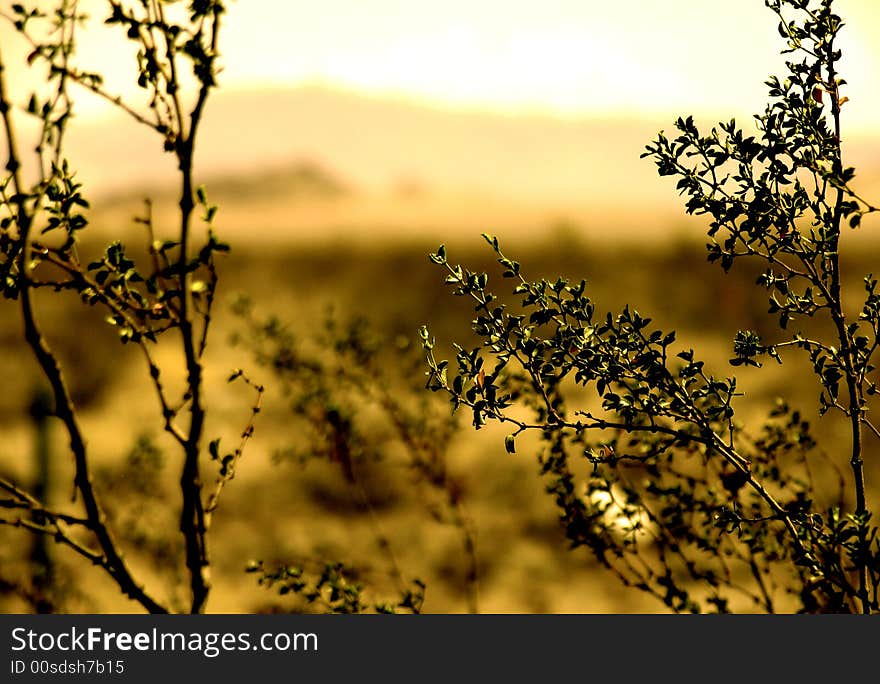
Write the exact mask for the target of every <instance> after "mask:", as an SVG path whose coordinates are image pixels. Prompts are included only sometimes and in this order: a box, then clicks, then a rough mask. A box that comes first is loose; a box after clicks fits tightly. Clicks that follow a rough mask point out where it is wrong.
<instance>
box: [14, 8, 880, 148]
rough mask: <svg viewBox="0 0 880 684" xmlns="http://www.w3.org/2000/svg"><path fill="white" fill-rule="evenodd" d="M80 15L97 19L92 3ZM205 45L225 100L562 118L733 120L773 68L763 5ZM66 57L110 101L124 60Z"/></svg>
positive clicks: (862, 34)
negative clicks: (352, 101)
mask: <svg viewBox="0 0 880 684" xmlns="http://www.w3.org/2000/svg"><path fill="white" fill-rule="evenodd" d="M4 1H5V0H4ZM81 4H82V5H83V6H85V7H86V8H87V9H88V10H89V11H91V12H92V13H93V14H94V15H95V16H96V17H99V18H102V15H103V13H104V11H105V10H104V9H103V4H104V3H103V2H102V1H101V0H83V1H82V2H81ZM837 10H838V12H839V13H840V14H841V15H842V16H843V17H844V19H845V21H846V23H847V26H846V27H845V28H844V30H843V34H842V39H841V46H842V47H843V49H844V55H845V57H844V60H845V61H844V64H843V72H844V74H845V76H846V77H847V79H848V80H849V83H850V86H849V90H848V92H847V94H848V95H849V97H850V104H849V105H848V108H847V111H846V112H845V115H846V117H848V121H846V122H845V123H847V124H848V125H849V126H850V130H853V129H859V130H872V131H873V132H878V131H880V123H878V121H880V117H878V116H877V115H876V113H877V112H878V111H880V89H878V88H877V87H876V85H877V83H878V82H880V1H878V0H838V2H837ZM0 30H2V34H0V38H4V40H3V43H4V52H9V50H8V49H7V47H10V46H9V45H8V44H9V41H8V40H5V38H6V37H7V36H8V34H9V29H8V27H7V26H4V27H3V28H2V29H0ZM122 42H123V43H124V41H122ZM221 44H222V52H223V64H224V65H225V71H224V74H223V76H222V85H223V87H225V88H260V87H265V86H273V87H277V86H290V85H298V84H303V83H310V84H316V83H317V84H322V85H326V86H330V87H338V88H345V89H352V90H356V91H359V92H366V93H369V94H378V95H391V96H394V97H397V98H401V97H402V98H405V99H411V100H416V101H420V102H423V103H427V104H431V105H436V106H441V107H447V108H467V109H488V110H494V111H504V112H516V113H522V112H528V113H535V112H541V113H550V114H555V115H561V116H568V117H571V116H574V117H578V116H626V117H639V116H642V115H646V114H647V115H654V116H656V115H657V114H658V113H664V114H666V113H669V114H679V113H683V112H693V113H696V114H701V113H705V114H715V113H718V114H719V115H723V116H726V115H728V114H730V113H735V114H739V115H744V116H748V115H749V114H752V113H754V112H757V111H759V110H761V109H762V108H763V103H764V102H765V88H764V86H763V81H764V79H765V78H766V76H767V75H769V73H771V72H781V67H782V59H783V58H782V57H781V56H780V55H779V49H780V47H781V41H780V39H779V36H778V34H777V33H776V23H775V21H774V18H773V15H772V13H771V12H770V11H769V10H767V9H766V8H765V7H764V3H763V0H541V1H536V0H517V1H511V0H442V1H438V0H369V1H368V2H362V1H360V0H321V1H320V2H315V1H314V0H310V1H309V2H305V1H304V0H289V1H285V0H229V2H228V17H227V19H226V22H225V25H224V33H223V36H222V39H221ZM81 53H82V60H83V62H84V64H86V65H88V66H90V67H93V68H99V69H101V70H103V71H104V72H106V73H108V75H109V83H111V84H115V85H117V87H118V88H119V89H120V90H123V91H124V90H125V88H126V87H127V86H126V84H127V83H128V80H130V77H129V78H126V77H127V74H128V73H130V72H129V71H128V70H130V68H131V63H130V60H129V59H128V58H120V57H119V55H120V54H121V53H120V52H119V42H117V41H114V40H113V39H112V38H110V37H109V36H108V34H107V32H106V31H97V32H95V31H93V32H90V33H87V34H84V35H83V36H82V39H81ZM7 60H9V55H7ZM101 111H104V109H103V107H102V106H101V104H100V103H98V102H95V101H91V102H90V101H85V100H84V101H83V103H82V105H81V107H80V112H81V113H82V114H90V113H97V112H101Z"/></svg>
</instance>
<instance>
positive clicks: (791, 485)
mask: <svg viewBox="0 0 880 684" xmlns="http://www.w3.org/2000/svg"><path fill="white" fill-rule="evenodd" d="M766 5H767V6H768V7H769V8H770V9H771V10H772V11H773V12H774V13H775V14H776V15H777V16H778V19H779V26H778V28H779V33H780V34H781V36H782V38H783V39H784V41H785V45H786V47H785V49H784V53H786V54H789V55H791V57H790V58H789V61H787V62H786V66H787V76H786V77H785V78H781V79H780V78H777V77H773V78H771V79H770V80H769V81H767V85H768V87H769V95H770V98H771V102H770V104H769V105H768V106H767V108H766V109H765V111H764V113H763V114H761V115H758V116H756V117H755V122H756V126H757V131H756V133H755V134H752V135H750V134H748V133H746V132H744V131H743V130H742V129H741V128H740V127H739V126H738V125H737V123H736V121H733V120H731V121H730V122H727V123H722V124H719V126H718V127H717V128H712V129H711V130H710V131H709V132H708V134H702V133H700V131H699V130H698V128H697V126H696V124H695V123H694V120H693V118H692V117H687V118H681V119H678V121H676V124H675V125H676V129H677V131H678V132H677V134H676V135H675V136H674V137H669V136H667V135H665V134H664V133H662V132H661V133H660V134H659V136H658V137H657V139H656V140H655V141H654V142H652V143H651V144H650V145H648V146H647V148H646V151H645V153H644V154H643V155H642V156H646V157H650V158H652V159H653V160H654V161H655V162H656V164H657V167H658V171H659V173H660V175H662V176H673V177H675V178H677V179H678V180H677V185H676V187H677V189H678V190H679V192H680V193H681V194H682V195H684V196H685V197H686V202H685V208H686V211H687V212H688V213H689V214H698V215H706V216H708V218H709V219H710V223H709V231H708V234H709V237H710V243H709V245H708V251H709V260H710V261H712V262H718V263H719V264H720V265H721V266H722V268H723V269H724V270H725V271H727V270H728V269H730V268H731V267H732V266H733V264H734V262H736V261H738V260H741V259H750V260H757V261H760V262H763V263H764V264H765V265H766V270H765V271H764V273H763V275H761V276H760V278H759V279H758V283H757V284H758V285H760V286H761V287H762V288H764V289H766V290H767V291H768V292H769V312H770V313H771V314H773V315H774V316H775V317H776V319H777V322H778V330H777V333H776V335H775V339H772V340H765V339H762V338H761V337H760V336H759V335H758V334H757V333H755V332H753V331H749V330H742V331H740V332H738V333H737V334H736V337H735V339H734V341H733V357H732V358H731V360H730V363H731V365H733V366H760V365H761V362H760V360H759V359H761V358H762V357H769V358H770V359H773V360H774V361H775V362H778V363H782V362H783V356H784V355H785V356H787V355H788V354H787V353H788V352H795V351H800V352H801V353H802V354H803V355H804V356H805V357H806V360H807V362H808V363H809V368H811V369H812V371H813V372H814V374H815V376H816V380H817V383H818V385H817V387H818V389H819V395H818V396H819V408H820V413H821V414H822V415H824V414H828V413H837V414H839V415H841V416H842V417H843V418H844V419H845V420H846V422H847V425H848V426H849V430H848V431H849V435H850V444H848V445H847V446H846V447H845V449H846V454H842V453H841V450H842V447H841V445H840V444H837V443H833V442H832V443H830V444H827V445H824V447H820V445H818V444H817V443H816V440H815V439H814V437H813V436H812V435H811V430H810V425H809V423H808V421H806V420H805V419H804V417H803V416H802V414H801V413H800V412H798V411H797V410H795V409H793V408H791V407H790V405H789V404H788V403H786V402H784V401H780V403H779V404H778V405H777V407H776V408H775V409H774V410H773V411H772V412H771V413H770V415H769V416H768V419H767V421H766V423H765V424H764V425H759V426H751V428H750V429H747V428H746V426H745V425H743V424H742V423H741V421H740V420H738V417H737V414H736V413H735V410H734V405H735V398H736V397H737V396H738V395H740V394H741V392H740V389H739V386H738V384H737V381H736V378H734V377H719V376H717V375H714V374H712V373H711V372H710V371H709V370H708V368H706V367H705V364H704V362H703V361H701V360H699V359H698V357H697V355H696V353H695V352H694V350H693V349H691V348H689V347H687V346H682V345H680V344H679V343H678V342H677V340H676V336H675V333H674V332H666V331H663V330H659V329H657V328H655V327H654V326H652V324H651V319H650V318H647V317H645V316H643V315H641V314H640V313H638V312H637V311H634V310H632V309H631V308H630V307H625V308H624V309H623V311H621V312H619V313H612V312H605V311H602V310H601V309H600V308H599V306H598V305H597V304H596V303H595V302H593V301H592V300H591V299H590V296H589V288H588V286H587V283H586V282H585V281H581V282H577V283H571V282H569V281H568V280H566V279H562V278H560V279H558V280H555V281H553V280H537V281H532V280H529V279H527V278H526V277H525V276H524V275H523V273H522V272H521V266H520V264H519V262H517V261H514V260H512V259H510V258H508V257H507V256H505V255H504V254H503V253H502V251H501V249H500V247H499V243H498V240H497V238H495V237H491V236H488V235H487V236H485V237H486V240H487V241H488V242H489V244H490V245H491V247H492V249H493V250H494V251H495V252H496V255H497V260H498V263H499V264H500V265H501V267H502V268H503V276H504V278H507V279H509V280H511V281H512V282H513V295H514V300H513V301H512V302H511V301H504V302H503V301H502V299H501V298H500V297H499V296H497V295H496V294H494V293H493V292H491V291H490V290H489V289H488V276H487V275H486V274H485V273H478V272H472V271H469V270H467V269H465V268H462V267H461V266H459V265H453V264H451V263H450V262H449V261H448V260H447V255H446V251H445V249H444V247H442V246H441V247H440V249H439V250H438V251H437V252H436V253H434V254H432V255H431V260H432V261H433V262H435V263H436V264H439V265H440V266H441V267H443V268H444V269H445V270H446V272H447V276H446V281H447V283H449V284H450V285H451V286H452V288H453V292H454V294H456V295H459V296H464V297H469V298H470V299H472V300H473V301H474V302H475V312H476V317H475V319H474V320H473V331H474V332H475V333H476V335H477V336H478V337H479V339H480V344H479V346H477V347H476V348H473V349H465V348H463V347H461V346H456V350H457V358H456V364H455V366H450V364H449V363H448V362H447V361H443V360H441V361H438V360H436V358H435V355H434V348H435V340H434V338H433V337H432V336H431V334H430V332H429V331H428V330H427V329H426V328H423V329H422V331H421V337H422V340H423V343H424V348H425V350H426V353H427V360H428V373H427V374H428V383H427V386H428V388H429V389H431V390H434V391H443V392H446V393H448V394H449V395H450V398H451V400H452V403H453V407H454V409H467V410H468V411H469V413H470V414H471V416H472V422H473V426H474V427H475V428H477V429H479V428H481V427H483V426H484V425H485V424H486V423H487V422H489V421H499V422H501V423H504V424H507V425H510V426H512V432H511V434H510V435H509V436H508V437H507V438H506V447H507V451H508V452H510V453H514V452H515V450H516V447H517V442H518V438H521V436H524V435H525V434H526V433H536V434H537V435H539V436H540V439H541V440H542V441H543V445H544V446H543V448H542V449H541V450H540V456H539V461H540V464H541V470H542V472H543V474H544V475H545V476H546V478H547V482H548V483H547V491H548V492H549V493H550V494H551V495H552V496H553V498H554V499H555V502H556V505H557V507H558V509H559V513H560V519H561V522H562V524H563V526H564V528H565V532H566V535H567V537H568V539H569V541H570V542H571V544H572V546H573V547H586V548H587V549H589V550H590V551H592V553H593V554H595V556H596V558H597V559H598V560H599V561H600V562H601V563H603V564H604V565H605V566H606V567H607V568H608V569H610V570H611V571H612V572H614V573H615V574H616V575H617V576H618V577H619V578H620V579H621V580H622V581H623V582H624V583H625V584H626V585H628V586H632V587H636V588H638V589H640V590H642V591H645V592H648V593H650V594H652V595H654V596H656V597H657V598H658V599H660V600H661V601H662V602H663V603H664V604H665V605H666V606H668V607H669V608H670V609H672V610H674V611H676V612H697V611H703V610H715V611H730V610H759V611H766V612H774V611H779V610H781V611H790V610H791V611H795V610H796V611H804V612H862V613H872V612H878V611H880V603H878V591H880V540H878V534H877V532H878V528H877V525H876V523H874V522H872V513H871V505H870V501H869V495H870V492H871V489H870V488H869V487H868V483H867V482H866V474H865V470H864V465H863V461H864V458H865V454H866V445H865V443H864V436H865V435H864V434H863V433H865V431H867V434H870V435H872V436H874V437H880V430H878V428H877V426H875V424H874V423H873V422H872V421H871V419H870V414H869V409H870V402H871V398H872V397H873V396H874V395H875V394H876V392H877V386H876V380H875V376H874V371H875V365H874V362H873V358H874V355H875V352H876V350H877V347H878V344H880V337H878V332H880V330H878V328H880V294H878V292H877V280H876V279H875V278H874V277H873V276H871V275H868V276H867V277H865V278H864V295H863V297H862V299H861V303H860V304H859V306H858V307H852V306H850V307H848V306H846V304H847V302H845V301H844V293H843V288H842V281H843V276H842V274H841V268H840V264H841V259H840V253H841V248H842V247H843V246H844V242H845V241H844V240H842V233H843V232H844V230H848V229H849V228H852V229H856V228H858V227H859V225H860V223H861V220H862V218H863V217H864V216H865V215H866V214H868V213H871V212H875V211H877V208H876V207H874V206H872V205H871V204H869V203H868V202H867V201H865V200H864V199H863V198H862V197H860V196H859V195H858V194H857V193H856V192H855V190H854V189H853V187H852V182H853V179H854V176H855V171H854V169H852V168H850V167H847V166H846V165H845V164H844V161H843V155H842V151H841V141H842V137H841V107H842V106H843V105H844V103H845V102H846V101H847V98H846V97H844V96H842V94H841V87H842V86H843V85H844V84H845V81H844V80H843V79H841V78H840V76H839V74H838V62H839V59H840V51H839V50H838V48H837V47H836V45H835V39H836V38H837V35H838V33H839V31H840V30H841V28H842V26H843V22H842V20H841V19H840V17H838V16H837V15H836V14H835V13H834V12H833V10H832V5H833V1H832V0H821V1H813V0H767V2H766ZM847 227H848V228H847ZM659 286H660V287H662V285H659ZM807 319H810V320H809V321H807ZM806 322H810V323H811V327H812V328H813V329H814V330H815V331H816V332H815V333H814V334H813V335H809V334H807V333H805V332H804V331H803V330H798V329H797V326H798V325H801V324H802V323H806ZM582 388H586V389H588V390H591V391H592V392H593V393H594V394H593V396H594V397H595V400H594V401H588V402H587V403H586V405H584V406H583V407H582V408H580V409H577V410H572V409H571V408H570V407H569V401H567V400H566V396H567V395H569V394H570V393H571V392H572V390H575V389H577V390H578V391H579V393H580V394H581V395H582V394H583V390H582ZM520 407H526V408H528V409H530V412H531V416H532V417H531V418H529V417H526V415H524V414H523V412H522V410H521V409H520ZM583 465H586V466H588V468H587V471H586V472H585V473H583V475H581V470H582V467H583ZM846 467H848V475H846V476H844V475H843V473H842V472H841V473H840V474H839V476H838V477H832V478H831V479H829V476H828V473H834V472H835V471H836V470H838V469H839V470H841V471H842V470H843V469H844V468H846ZM823 471H824V472H823ZM820 473H822V476H821V477H820V476H819V474H820ZM743 598H744V599H745V602H743V601H742V599H743Z"/></svg>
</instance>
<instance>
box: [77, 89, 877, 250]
mask: <svg viewBox="0 0 880 684" xmlns="http://www.w3.org/2000/svg"><path fill="white" fill-rule="evenodd" d="M700 123H701V124H711V123H713V122H712V121H701V122H700ZM661 128H665V129H666V130H671V129H672V128H673V127H672V122H671V121H653V120H647V119H646V120H617V119H607V120H598V119H581V120H568V119H559V118H553V117H549V116H505V115H501V114H491V113H477V112H461V111H448V110H441V109H432V108H429V107H425V106H420V105H417V104H412V103H407V102H401V101H394V100H386V99H380V98H373V97H365V96H362V95H356V94H352V93H346V92H339V91H334V90H328V89H324V88H318V87H301V88H292V89H279V90H261V91H250V92H248V91H233V90H228V91H223V90H220V91H218V92H217V93H216V94H215V95H214V96H213V99H212V100H211V101H210V103H209V107H208V108H207V110H206V118H205V121H204V125H203V128H202V130H201V134H200V139H199V141H198V145H197V150H198V156H197V160H196V166H197V168H196V174H197V176H198V179H199V180H200V181H210V184H209V185H210V187H209V194H210V195H211V196H212V197H214V198H217V199H221V198H223V199H226V198H231V200H232V201H237V200H241V201H242V202H245V201H247V200H248V199H250V200H253V201H259V202H263V203H266V202H270V203H273V212H274V211H275V210H278V209H279V208H280V207H279V206H278V202H272V196H273V195H277V197H276V198H275V199H276V200H278V201H279V202H286V203H287V204H290V203H292V202H294V200H298V201H300V204H302V202H303V201H306V200H308V199H310V198H311V199H314V200H320V204H321V207H323V208H322V211H324V209H326V208H327V207H328V203H329V202H331V201H332V200H333V199H334V198H335V199H337V200H339V201H340V202H341V201H342V198H344V197H349V199H350V196H351V194H352V193H353V195H355V196H358V197H360V199H359V200H358V201H359V202H360V208H359V209H358V210H357V211H355V212H354V213H352V212H351V211H349V212H347V213H346V212H345V211H341V210H340V211H341V213H340V211H337V213H336V214H333V213H332V212H331V214H329V215H327V218H326V220H327V221H332V222H335V223H337V224H340V223H345V222H346V221H348V222H355V223H357V222H358V221H357V220H355V218H354V216H355V214H356V215H357V216H361V217H362V218H363V216H368V218H367V219H363V220H366V221H367V222H368V223H369V222H372V223H375V224H383V223H389V222H390V223H394V222H395V221H394V217H395V216H396V217H397V219H399V221H398V222H400V223H406V222H407V221H410V222H411V221H417V222H419V223H421V224H425V223H426V222H431V216H430V212H431V211H434V212H435V213H436V215H437V217H438V218H437V221H442V222H443V223H444V224H448V223H449V221H456V218H458V219H460V222H462V223H467V222H476V223H482V222H486V221H492V220H494V219H493V216H496V215H497V216H506V217H507V218H508V219H509V220H511V221H513V220H514V219H515V218H516V217H517V216H519V217H520V218H522V219H524V220H529V221H533V220H536V218H537V217H540V216H543V217H544V218H546V219H547V220H550V217H552V216H557V217H560V218H574V219H577V220H589V217H599V216H601V217H607V216H610V215H613V216H615V217H617V218H618V219H620V222H621V223H623V224H629V225H630V226H635V227H636V228H638V227H639V226H640V225H641V224H644V223H645V222H648V225H641V228H640V231H642V232H644V231H645V230H646V228H649V227H650V228H652V229H653V227H655V226H656V225H657V223H658V220H659V219H661V218H662V219H663V221H672V220H678V221H680V220H681V216H682V212H681V202H680V199H679V198H678V197H677V196H676V193H675V190H674V185H673V183H672V182H671V180H670V179H668V178H659V177H658V176H657V175H656V172H655V169H654V165H653V164H652V163H651V162H650V160H647V159H640V158H639V155H640V154H641V152H642V151H643V149H644V146H645V144H646V143H648V142H649V141H650V140H651V139H652V138H653V137H654V136H655V135H656V134H657V131H658V130H660V129H661ZM69 142H70V151H71V155H72V157H73V161H74V163H75V165H76V166H77V168H79V169H80V174H81V177H82V178H83V179H85V180H86V181H89V182H91V183H93V184H94V185H96V186H97V187H98V188H100V189H101V190H102V191H103V192H104V193H105V194H106V193H110V194H118V193H120V192H122V193H123V194H125V193H128V192H131V191H132V190H135V192H138V191H143V189H144V188H145V187H161V186H162V185H163V184H164V183H167V182H168V181H169V180H171V179H173V178H174V170H175V169H174V165H173V158H172V157H171V155H169V154H163V153H162V152H161V151H160V150H157V146H156V141H155V139H154V138H153V137H152V136H151V135H150V133H149V132H148V131H146V130H143V129H142V128H140V127H138V126H137V125H135V124H133V123H131V122H129V121H126V120H125V119H123V118H122V117H121V116H119V117H114V118H110V119H106V120H104V121H101V122H97V123H87V122H84V123H83V124H81V125H79V126H75V127H73V128H72V130H71V134H70V139H69ZM848 150H849V151H850V163H851V164H854V165H856V166H862V167H864V168H862V169H861V172H862V176H861V178H862V179H864V180H865V181H866V182H867V184H868V186H870V188H871V189H874V190H877V189H878V188H880V161H878V160H880V141H878V140H869V141H853V142H852V143H851V144H850V145H849V148H848ZM309 174H311V178H310V177H309ZM308 188H311V189H310V190H309V189H308ZM316 191H318V194H317V195H316V194H315V192H316ZM875 194H876V193H875ZM375 196H382V197H383V198H384V199H383V200H381V201H371V202H368V203H367V204H368V205H369V206H368V211H367V213H366V214H364V212H363V208H364V206H365V205H364V202H365V201H366V200H365V199H364V198H365V197H375ZM437 197H446V198H449V197H454V198H455V199H454V201H453V202H452V203H451V204H450V202H447V201H445V200H444V201H439V200H437ZM429 198H433V199H431V200H430V201H429ZM440 205H442V207H445V209H444V208H442V207H441V206H440ZM242 206H243V205H242ZM418 207H421V209H418ZM493 207H494V209H493V211H494V210H497V211H496V212H495V214H493V213H492V212H491V211H490V209H491V208H493ZM400 211H403V213H402V214H401V213H400ZM395 212H397V213H395ZM407 212H409V213H407ZM420 212H421V213H420ZM426 212H428V213H426ZM437 212H439V213H437ZM469 212H473V213H474V216H472V217H469V216H468V213H469ZM325 213H326V212H325ZM323 216H324V214H321V213H320V212H318V213H317V214H315V213H314V212H313V215H312V214H310V218H309V220H308V221H306V223H308V224H310V225H318V224H320V223H321V221H323V220H325V219H324V218H323ZM673 217H675V218H673Z"/></svg>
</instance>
